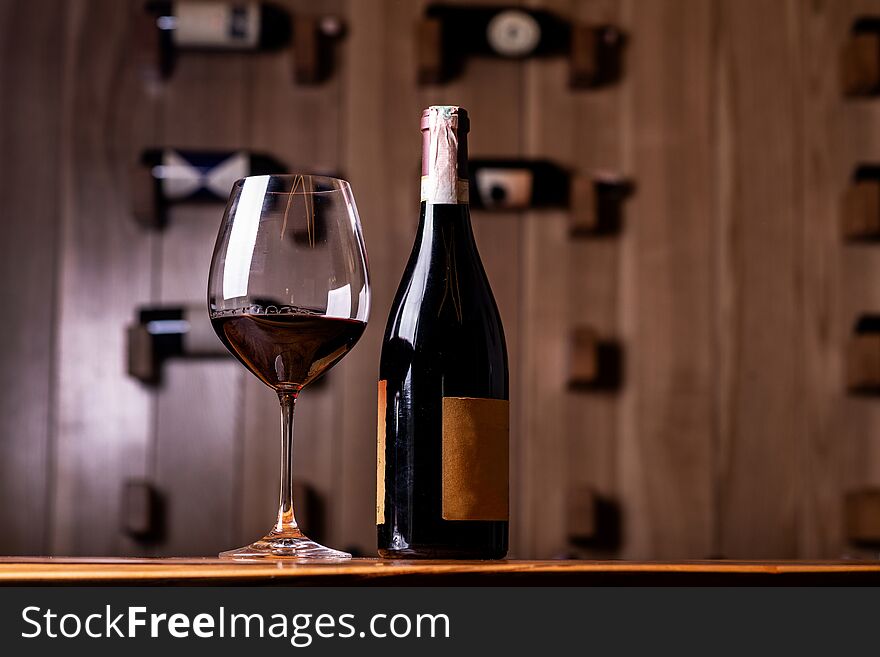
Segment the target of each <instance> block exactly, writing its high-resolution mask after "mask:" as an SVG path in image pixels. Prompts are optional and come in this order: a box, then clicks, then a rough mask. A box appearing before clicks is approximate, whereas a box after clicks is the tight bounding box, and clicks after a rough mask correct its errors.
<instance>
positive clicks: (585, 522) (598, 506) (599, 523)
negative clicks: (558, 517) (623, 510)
mask: <svg viewBox="0 0 880 657" xmlns="http://www.w3.org/2000/svg"><path fill="white" fill-rule="evenodd" d="M620 524H621V523H620V509H619V507H618V505H617V504H616V503H615V502H614V501H612V500H610V499H607V498H605V497H603V496H602V495H600V494H599V493H598V492H597V491H596V490H595V489H594V488H593V487H592V486H587V485H577V486H571V487H570V488H569V489H568V492H567V494H566V498H565V527H566V535H567V537H568V542H569V543H570V544H571V545H573V546H581V547H592V548H607V549H614V548H615V547H617V546H618V545H619V544H620Z"/></svg>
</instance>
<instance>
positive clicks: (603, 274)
mask: <svg viewBox="0 0 880 657" xmlns="http://www.w3.org/2000/svg"><path fill="white" fill-rule="evenodd" d="M540 4H541V6H544V7H546V8H548V9H551V10H553V11H555V12H557V13H558V14H559V15H561V16H563V17H567V18H570V19H572V20H574V21H578V22H582V23H591V24H598V23H611V24H619V23H620V20H621V15H620V9H619V3H618V2H617V1H616V0H607V1H602V2H571V1H567V0H560V1H557V2H551V3H546V2H543V3H540ZM568 76H569V62H568V61H567V59H565V58H561V59H550V60H534V61H530V62H529V63H528V64H527V65H526V136H525V139H526V149H527V151H528V153H529V155H531V156H533V157H548V158H550V159H553V160H554V161H557V162H559V163H560V164H562V165H563V166H566V167H569V168H570V169H571V170H572V172H573V173H574V174H575V175H589V174H591V173H592V172H593V171H595V170H603V171H608V170H610V171H619V170H620V168H621V166H622V164H623V152H622V145H623V140H622V134H621V131H622V125H621V123H622V114H621V109H622V105H621V99H622V94H623V93H624V91H623V89H625V88H626V87H622V86H613V87H608V88H605V89H601V90H591V91H572V90H570V89H569V87H568ZM623 84H624V85H626V84H627V82H626V80H624V82H623ZM568 227H569V225H568V214H567V213H565V212H556V213H549V212H532V213H526V215H525V217H524V231H525V232H524V237H523V250H524V253H523V274H522V278H523V289H524V295H523V301H522V311H521V321H522V323H523V325H522V329H521V330H522V337H521V344H522V347H521V349H522V358H523V362H522V365H521V371H522V372H524V373H526V372H527V373H528V375H526V376H522V377H521V378H520V385H521V386H522V390H523V391H522V393H521V394H520V399H521V400H522V404H523V408H522V415H521V420H522V423H523V428H522V432H523V436H526V437H527V438H525V439H524V442H523V450H524V451H523V454H524V455H523V457H522V463H523V465H522V470H523V476H522V479H521V484H520V486H521V487H522V492H521V496H522V499H523V500H524V501H525V500H527V501H528V502H527V504H525V503H524V506H525V507H526V508H524V510H523V513H522V515H521V522H520V534H521V541H522V542H523V543H524V544H526V545H528V548H527V549H525V550H524V554H527V555H529V556H542V557H547V556H553V555H558V554H560V553H565V552H567V551H568V550H569V546H568V545H567V544H566V540H565V526H564V525H565V517H564V510H565V508H566V498H565V496H566V495H567V492H568V491H569V490H571V489H572V488H573V487H575V486H576V485H578V484H583V485H590V486H592V487H593V488H595V489H596V490H598V491H600V492H602V493H603V494H605V495H608V496H613V495H614V494H615V471H616V452H615V450H616V436H617V407H618V399H617V397H616V395H614V394H606V393H599V394H594V393H590V394H584V393H581V392H574V393H573V392H570V391H569V390H568V389H567V385H566V381H565V374H566V372H567V369H568V368H567V366H566V364H567V362H568V361H569V358H570V353H569V348H570V347H569V344H568V342H569V339H570V335H571V331H572V330H573V329H574V327H576V326H585V327H589V328H591V329H593V330H594V331H596V332H597V334H599V335H600V336H601V337H602V338H606V339H607V338H609V337H611V338H613V337H614V335H615V333H616V332H617V310H618V295H617V293H618V279H619V258H620V244H621V241H620V236H617V235H615V236H609V237H607V238H602V239H577V240H572V239H571V238H570V237H569V231H568ZM585 553H586V554H591V553H592V552H591V551H586V552H585Z"/></svg>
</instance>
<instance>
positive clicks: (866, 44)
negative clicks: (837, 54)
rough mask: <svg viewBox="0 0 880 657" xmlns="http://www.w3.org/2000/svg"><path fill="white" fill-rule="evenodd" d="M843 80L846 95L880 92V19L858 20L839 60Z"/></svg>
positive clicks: (842, 85) (842, 84) (872, 94)
mask: <svg viewBox="0 0 880 657" xmlns="http://www.w3.org/2000/svg"><path fill="white" fill-rule="evenodd" d="M840 79H841V87H842V89H843V93H844V95H846V96H874V95H877V94H878V93H880V18H876V17H864V18H859V19H857V20H856V21H855V22H854V23H853V26H852V29H851V31H850V35H849V38H848V39H847V41H846V43H845V44H844V46H843V50H842V52H841V58H840Z"/></svg>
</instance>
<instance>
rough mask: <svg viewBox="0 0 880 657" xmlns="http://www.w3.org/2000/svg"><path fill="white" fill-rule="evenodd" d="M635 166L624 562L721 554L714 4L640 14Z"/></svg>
mask: <svg viewBox="0 0 880 657" xmlns="http://www.w3.org/2000/svg"><path fill="white" fill-rule="evenodd" d="M631 10H632V11H631V13H630V14H629V16H628V18H627V21H626V22H625V24H626V25H628V26H629V28H630V29H631V33H632V35H633V36H632V39H631V43H630V45H629V47H628V50H627V66H626V71H627V76H628V77H631V80H628V81H627V83H628V84H629V85H630V86H629V89H630V92H629V94H628V97H627V100H626V101H625V102H626V104H627V109H626V110H625V115H626V120H627V121H628V126H627V127H626V128H625V130H626V133H627V135H626V139H627V140H628V143H627V146H626V148H627V149H628V155H627V157H628V158H629V159H628V162H629V164H630V167H631V170H632V175H633V177H634V179H635V181H636V185H637V189H636V192H635V195H634V196H633V198H632V200H631V201H630V205H629V206H628V208H627V214H628V216H629V217H630V218H631V220H630V221H629V222H628V223H627V227H626V233H625V235H624V237H623V246H622V248H623V251H622V255H621V258H622V264H621V283H620V290H621V291H620V294H621V298H620V304H621V310H620V334H621V337H622V339H623V342H624V344H625V345H626V348H627V354H626V359H627V367H626V372H625V383H624V396H623V399H622V402H621V409H620V412H621V421H622V423H623V424H622V426H621V428H620V430H619V431H620V434H619V448H618V449H619V451H618V458H619V465H618V477H619V490H620V496H621V501H622V503H623V509H624V525H623V533H624V535H625V536H626V545H625V547H624V549H623V553H622V556H624V557H625V558H629V559H633V558H635V559H638V558H642V557H646V556H647V555H650V556H651V558H658V559H665V558H700V557H706V556H708V555H710V554H711V551H712V547H713V546H712V539H713V531H712V529H713V527H712V520H713V509H712V503H711V502H712V490H713V487H712V486H713V482H712V465H713V462H712V448H713V434H714V430H715V427H714V416H713V411H714V388H713V383H714V376H715V370H714V367H715V364H714V363H713V359H712V332H713V330H714V329H715V328H716V327H714V326H713V325H712V310H713V307H712V298H713V289H712V286H711V281H712V278H713V264H712V263H713V254H712V247H711V245H712V237H713V235H712V226H711V222H710V220H709V218H710V217H711V216H712V214H713V209H714V208H713V206H712V196H711V193H712V151H711V139H712V127H713V123H712V104H711V93H710V91H711V88H712V80H713V79H714V75H715V71H714V69H713V66H712V63H713V57H712V53H713V47H714V34H713V21H714V18H715V17H714V15H713V10H712V6H711V5H710V4H708V3H705V2H701V1H699V0H696V1H689V0H668V1H665V2H655V3H649V4H645V5H641V4H640V5H639V6H638V7H637V8H636V7H632V8H631Z"/></svg>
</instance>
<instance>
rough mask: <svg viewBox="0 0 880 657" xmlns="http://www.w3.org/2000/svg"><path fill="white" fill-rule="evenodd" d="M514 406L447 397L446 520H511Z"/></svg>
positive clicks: (445, 412) (502, 402)
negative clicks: (511, 422) (510, 451)
mask: <svg viewBox="0 0 880 657" xmlns="http://www.w3.org/2000/svg"><path fill="white" fill-rule="evenodd" d="M508 405H509V402H508V401H507V400H505V399H475V398H472V397H444V398H443V510H442V514H443V519H444V520H508V518H509V515H510V512H509V508H508V467H509V466H508V433H509V419H508ZM383 418H384V415H383ZM383 429H384V427H383ZM382 435H383V437H384V430H383V431H382ZM382 452H383V454H384V449H383V450H382ZM382 497H383V499H384V490H383V496H382Z"/></svg>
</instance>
